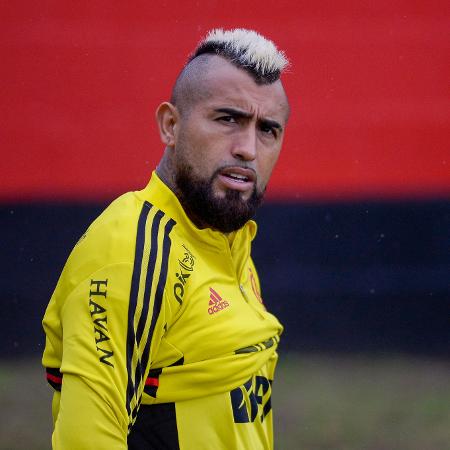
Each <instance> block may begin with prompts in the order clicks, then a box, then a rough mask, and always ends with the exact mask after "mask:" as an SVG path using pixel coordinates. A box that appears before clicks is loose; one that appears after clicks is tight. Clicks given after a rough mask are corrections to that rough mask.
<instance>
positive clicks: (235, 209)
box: [175, 166, 264, 233]
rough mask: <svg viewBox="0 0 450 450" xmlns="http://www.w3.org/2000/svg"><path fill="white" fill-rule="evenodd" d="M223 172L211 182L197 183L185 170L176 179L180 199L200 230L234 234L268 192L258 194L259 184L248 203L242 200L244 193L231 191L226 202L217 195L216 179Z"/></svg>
mask: <svg viewBox="0 0 450 450" xmlns="http://www.w3.org/2000/svg"><path fill="white" fill-rule="evenodd" d="M222 169H223V168H220V169H218V170H216V171H215V172H214V174H213V175H212V177H211V178H210V179H209V180H203V179H196V178H194V177H193V175H192V170H191V168H190V167H186V166H183V167H181V168H180V169H179V170H178V173H177V175H176V177H175V182H176V186H177V190H178V192H177V195H178V198H179V199H180V202H181V204H182V205H183V208H184V210H185V211H186V214H187V215H188V216H189V218H190V219H191V220H192V221H193V222H194V223H195V225H197V226H198V227H200V228H207V227H209V228H213V229H214V230H218V231H222V232H223V233H230V232H231V231H236V230H238V229H239V228H241V227H243V226H244V225H245V223H246V222H247V221H248V220H250V219H251V218H252V217H253V216H254V215H255V212H256V210H257V208H258V206H259V205H260V204H261V202H262V199H263V196H264V192H258V191H257V190H256V184H255V186H254V187H253V191H252V194H251V196H250V197H249V199H248V200H242V198H241V192H239V191H235V190H231V189H230V190H227V191H226V193H225V197H224V198H217V197H216V196H215V195H214V192H213V181H214V178H215V177H216V176H217V175H218V174H219V172H220V171H221V170H222Z"/></svg>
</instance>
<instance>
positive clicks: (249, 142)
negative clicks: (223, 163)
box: [232, 127, 257, 161]
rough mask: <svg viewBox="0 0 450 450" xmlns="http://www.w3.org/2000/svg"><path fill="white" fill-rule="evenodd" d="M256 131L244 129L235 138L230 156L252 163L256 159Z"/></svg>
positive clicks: (250, 128)
mask: <svg viewBox="0 0 450 450" xmlns="http://www.w3.org/2000/svg"><path fill="white" fill-rule="evenodd" d="M256 139H257V137H256V130H255V129H254V128H253V127H245V128H244V129H242V130H241V131H240V133H239V134H238V135H237V136H235V140H234V142H233V147H232V154H233V156H234V157H235V158H237V159H240V160H242V161H253V160H254V159H255V158H256Z"/></svg>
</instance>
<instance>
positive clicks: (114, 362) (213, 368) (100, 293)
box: [43, 173, 282, 450]
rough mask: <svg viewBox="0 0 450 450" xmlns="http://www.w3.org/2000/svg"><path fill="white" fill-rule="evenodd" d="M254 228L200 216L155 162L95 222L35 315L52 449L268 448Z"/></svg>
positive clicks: (271, 350) (273, 337)
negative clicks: (48, 389) (203, 221)
mask: <svg viewBox="0 0 450 450" xmlns="http://www.w3.org/2000/svg"><path fill="white" fill-rule="evenodd" d="M255 233H256V224H255V223H254V222H252V221H249V222H248V223H247V224H246V225H245V226H244V227H243V228H241V229H240V230H239V231H237V232H235V233H232V236H226V235H224V234H223V233H220V232H217V231H213V230H211V229H203V230H200V229H198V228H197V227H195V225H194V224H193V223H192V222H191V221H190V220H189V218H188V217H187V216H186V215H185V213H184V210H183V208H182V207H181V205H180V203H179V201H178V199H177V197H176V196H175V195H174V194H173V192H172V191H171V190H170V189H169V188H168V187H167V186H166V185H165V184H164V183H163V182H162V181H161V180H160V179H159V178H158V176H157V175H156V174H155V173H154V174H153V176H152V179H151V181H150V183H149V184H148V186H147V187H146V188H145V189H144V190H142V191H139V192H130V193H127V194H125V195H123V196H121V197H119V198H118V199H117V200H115V201H114V202H113V203H112V204H111V205H110V206H109V207H108V208H107V209H106V210H105V211H104V212H103V213H102V214H101V215H100V216H99V217H98V218H97V219H96V220H95V221H94V222H93V224H92V225H91V226H90V227H89V229H88V230H87V232H86V233H85V234H84V235H83V236H82V237H81V239H80V240H79V242H78V243H77V244H76V246H75V248H74V249H73V251H72V253H71V255H70V257H69V259H68V260H67V263H66V265H65V267H64V270H63V272H62V275H61V277H60V279H59V281H58V285H57V286H56V289H55V291H54V293H53V296H52V298H51V300H50V303H49V305H48V307H47V310H46V313H45V316H44V320H43V326H44V330H45V333H46V347H45V351H44V356H43V365H44V366H45V367H46V369H47V379H48V381H49V383H50V384H51V385H52V386H53V387H54V388H55V389H56V391H55V394H54V399H53V418H54V432H53V437H52V443H53V448H55V449H62V450H84V449H96V450H102V449H105V450H111V449H125V448H130V449H139V450H142V449H163V448H164V449H182V450H201V449H205V450H234V449H249V450H258V449H271V448H273V439H272V411H271V403H270V396H271V384H272V380H273V375H274V369H275V365H276V359H277V354H276V347H277V344H278V341H279V336H280V334H281V331H282V327H281V325H280V323H279V322H278V321H277V319H276V318H275V317H274V316H273V315H271V314H270V313H268V312H267V311H266V309H265V307H264V305H263V303H262V300H261V296H260V290H259V281H258V277H257V273H256V270H255V267H254V265H253V262H252V260H251V257H250V248H251V241H252V239H253V238H254V236H255Z"/></svg>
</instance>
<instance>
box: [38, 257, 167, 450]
mask: <svg viewBox="0 0 450 450" xmlns="http://www.w3.org/2000/svg"><path fill="white" fill-rule="evenodd" d="M138 272H139V273H137V274H136V268H135V267H133V266H132V265H131V264H129V263H123V264H114V265H110V266H107V267H104V268H102V269H100V270H97V271H96V272H95V273H92V274H91V275H90V276H88V277H87V278H86V279H85V280H83V281H82V282H81V283H79V284H78V285H77V286H76V287H75V288H74V289H73V290H71V292H70V294H69V295H68V296H67V298H65V299H64V302H63V303H62V307H61V308H60V309H59V320H60V323H61V329H62V361H61V368H60V371H61V373H62V387H61V394H60V399H59V405H58V404H56V405H55V404H54V416H55V417H54V420H55V427H54V433H53V436H52V444H53V448H54V449H63V450H72V449H73V450H80V449H86V450H88V449H94V448H95V449H97V450H102V449H105V450H106V449H126V448H127V434H128V430H129V427H130V426H131V425H132V423H133V422H134V419H135V418H136V415H137V410H138V408H139V404H140V399H141V395H142V392H143V389H144V386H145V381H146V378H147V374H148V370H149V367H150V363H151V361H152V360H153V358H154V355H155V353H156V351H157V349H158V345H159V342H160V340H161V337H162V334H163V332H164V325H165V313H166V311H165V305H164V301H163V297H164V295H163V290H161V283H158V276H157V274H153V275H154V276H153V278H152V279H151V280H150V279H148V276H147V275H146V274H147V273H148V271H145V272H144V271H143V270H139V271H138ZM162 289H164V286H162ZM44 326H45V321H44ZM55 400H56V402H54V403H58V402H57V398H56V399H55Z"/></svg>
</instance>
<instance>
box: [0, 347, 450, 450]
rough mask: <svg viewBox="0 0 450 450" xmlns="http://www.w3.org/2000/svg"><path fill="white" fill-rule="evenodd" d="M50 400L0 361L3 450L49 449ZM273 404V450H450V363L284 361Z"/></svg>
mask: <svg viewBox="0 0 450 450" xmlns="http://www.w3.org/2000/svg"><path fill="white" fill-rule="evenodd" d="M51 395H52V391H51V388H50V387H48V386H47V384H46V382H45V379H44V375H43V371H42V369H41V367H40V363H39V361H38V360H36V359H29V360H23V361H2V362H0V402H1V405H2V408H1V417H0V450H19V449H23V450H25V449H26V450H40V449H49V448H50V434H51V405H50V402H51ZM272 403H273V407H274V412H275V443H276V446H275V448H276V449H277V450H326V449H327V450H446V449H450V363H449V362H448V361H442V360H441V361H440V360H432V359H426V358H416V359H414V358H407V357H402V356H395V357H394V356H390V357H387V356H385V357H380V356H370V355H366V356H359V357H358V356H346V357H344V356H335V357H330V356H320V355H304V354H282V355H281V358H280V364H279V367H278V372H277V377H276V380H275V383H274V387H273V400H272ZM192 450H195V449H192ZM211 450H214V449H211ZM230 450H234V449H230ZM246 450H247V449H246ZM248 450H252V449H248Z"/></svg>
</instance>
